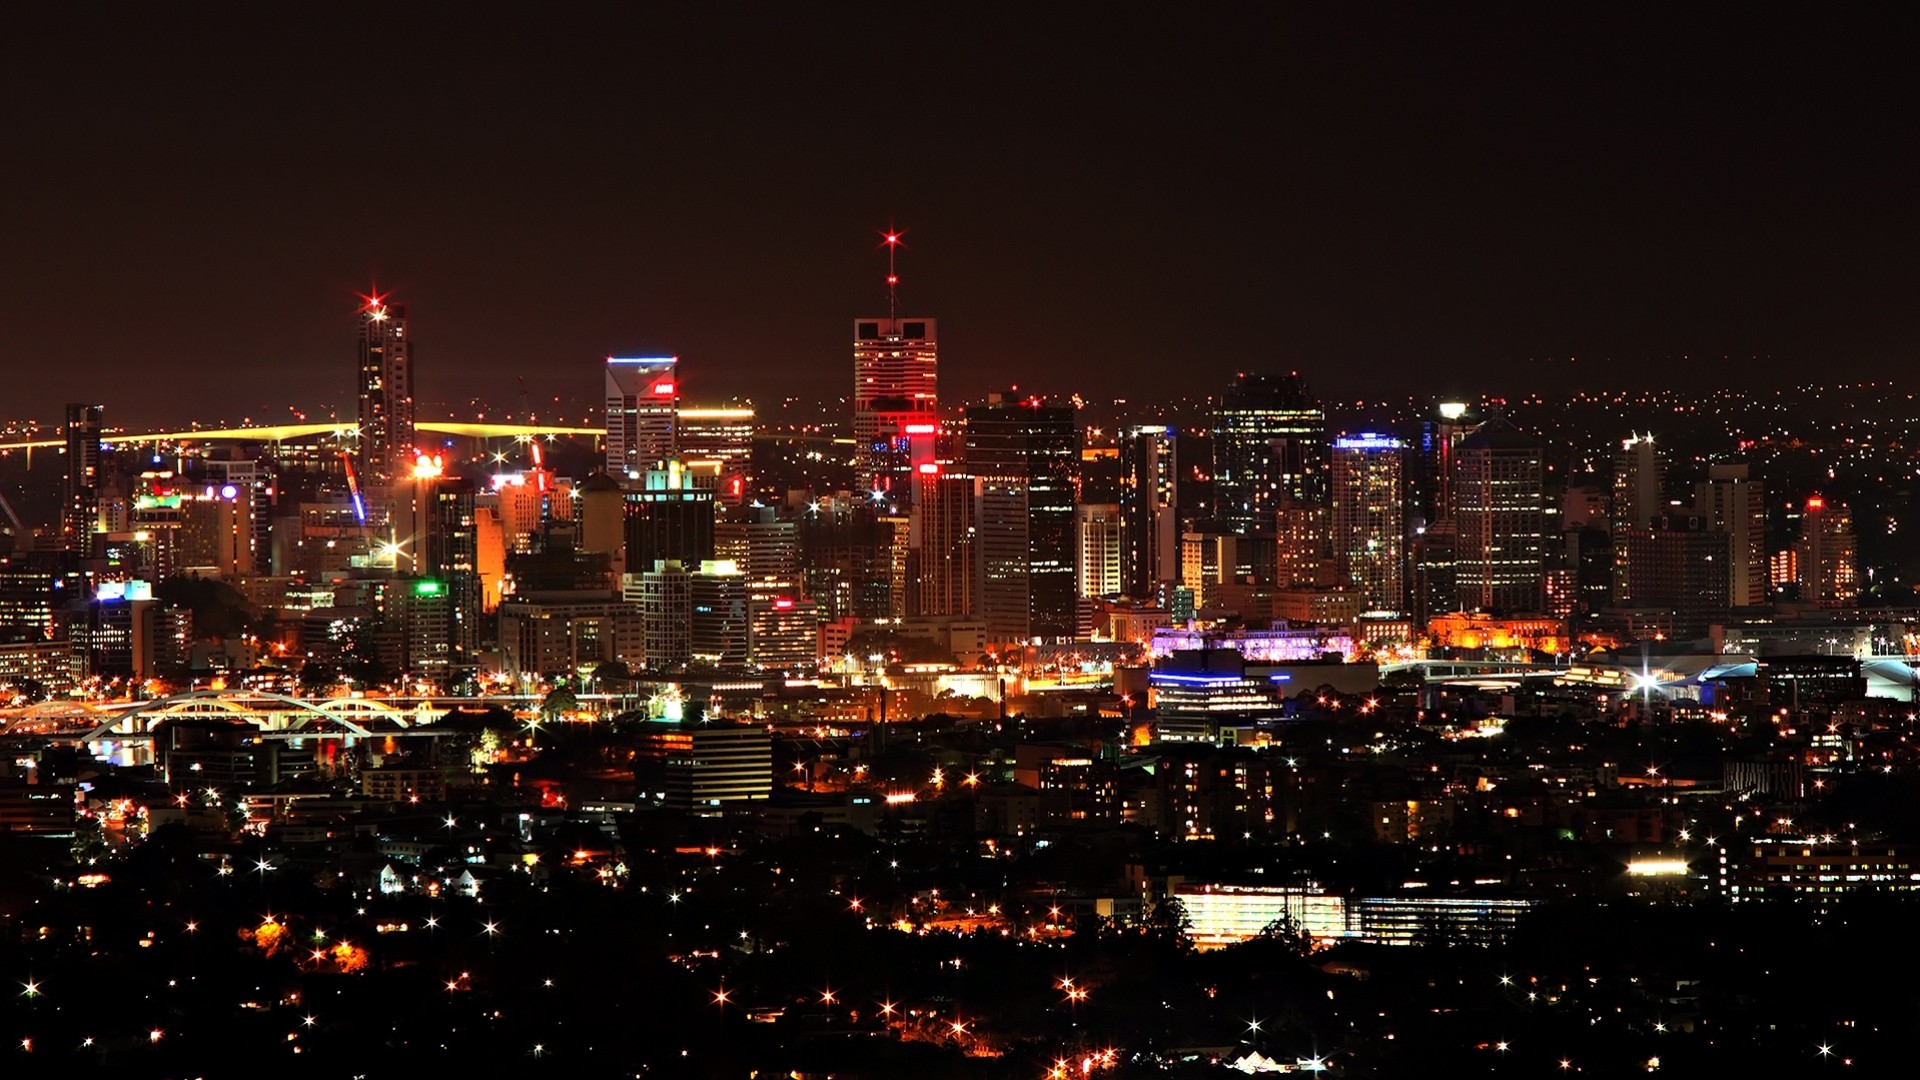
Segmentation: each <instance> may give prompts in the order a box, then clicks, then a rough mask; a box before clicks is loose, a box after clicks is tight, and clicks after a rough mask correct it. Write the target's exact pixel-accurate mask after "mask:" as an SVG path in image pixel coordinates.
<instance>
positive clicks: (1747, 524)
mask: <svg viewBox="0 0 1920 1080" xmlns="http://www.w3.org/2000/svg"><path fill="white" fill-rule="evenodd" d="M1693 490H1694V497H1693V512H1694V513H1695V514H1698V515H1700V516H1701V517H1704V518H1706V519H1707V520H1708V521H1709V522H1711V523H1712V526H1713V527H1714V528H1716V529H1720V530H1723V531H1724V532H1726V534H1727V535H1728V536H1729V537H1730V538H1731V539H1732V542H1733V553H1732V565H1730V566H1729V567H1728V579H1729V585H1728V590H1727V602H1728V603H1729V604H1731V605H1732V606H1734V607H1759V606H1760V605H1762V604H1765V603H1766V602H1767V498H1766V488H1765V486H1764V485H1762V484H1761V482H1760V481H1759V480H1756V479H1754V478H1753V475H1752V473H1751V472H1750V471H1749V469H1748V467H1747V466H1745V465H1711V466H1708V468H1707V479H1706V481H1705V482H1703V483H1698V484H1695V485H1694V488H1693Z"/></svg>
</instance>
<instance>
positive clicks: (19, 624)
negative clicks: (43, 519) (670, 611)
mask: <svg viewBox="0 0 1920 1080" xmlns="http://www.w3.org/2000/svg"><path fill="white" fill-rule="evenodd" d="M75 564H76V556H75V555H74V553H72V552H70V551H56V550H47V549H40V550H31V549H22V550H19V551H14V552H10V553H6V554H0V643H4V644H11V643H14V642H29V643H31V642H41V641H51V640H53V638H54V637H55V636H56V632H57V629H58V626H57V620H58V619H59V616H60V613H61V612H62V611H63V610H65V608H66V606H67V602H68V601H69V600H71V599H73V597H74V596H77V595H78V594H79V593H78V590H80V589H81V588H82V580H83V579H82V578H81V576H80V574H79V573H78V571H77V570H76V569H75Z"/></svg>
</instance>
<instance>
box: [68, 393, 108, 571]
mask: <svg viewBox="0 0 1920 1080" xmlns="http://www.w3.org/2000/svg"><path fill="white" fill-rule="evenodd" d="M105 413H106V410H105V409H104V408H102V407H101V406H99V405H82V404H74V405H68V406H67V432H66V435H67V490H66V507H65V509H64V510H63V511H62V512H61V515H60V518H61V520H60V531H61V534H62V538H63V539H64V540H65V541H66V546H67V549H68V550H69V551H72V552H75V553H77V554H78V555H79V556H80V557H81V558H86V557H87V556H89V555H92V554H93V534H94V530H95V528H96V522H97V521H98V520H99V517H100V425H101V422H102V420H103V418H104V416H105Z"/></svg>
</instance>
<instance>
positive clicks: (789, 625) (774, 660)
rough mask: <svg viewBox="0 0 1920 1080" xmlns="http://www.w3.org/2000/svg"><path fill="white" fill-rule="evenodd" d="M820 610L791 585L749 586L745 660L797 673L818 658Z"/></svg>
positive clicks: (769, 667) (763, 666)
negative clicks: (789, 587) (796, 592)
mask: <svg viewBox="0 0 1920 1080" xmlns="http://www.w3.org/2000/svg"><path fill="white" fill-rule="evenodd" d="M819 640H820V611H819V607H818V606H817V605H816V604H814V602H813V601H811V600H809V599H807V598H806V597H803V596H797V595H795V594H794V592H793V590H791V589H784V590H783V589H760V588H756V589H751V590H750V591H749V593H748V597H747V663H749V664H751V665H753V666H754V667H756V668H760V669H762V670H765V671H783V672H787V673H789V674H798V673H800V672H804V671H807V670H810V669H812V668H813V667H814V666H815V664H816V662H817V661H818V658H819V657H818V654H819Z"/></svg>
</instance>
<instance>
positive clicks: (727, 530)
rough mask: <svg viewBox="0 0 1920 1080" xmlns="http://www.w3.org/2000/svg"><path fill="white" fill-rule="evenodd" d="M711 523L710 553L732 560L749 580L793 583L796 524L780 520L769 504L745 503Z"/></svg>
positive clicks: (796, 564) (797, 565)
mask: <svg viewBox="0 0 1920 1080" xmlns="http://www.w3.org/2000/svg"><path fill="white" fill-rule="evenodd" d="M737 514H738V515H740V516H737V517H735V518H734V519H733V520H730V521H722V522H719V523H718V524H716V525H714V527H713V535H714V543H713V550H714V557H715V558H718V559H723V560H729V561H731V562H733V563H734V564H735V565H736V566H737V567H738V568H739V571H740V572H741V573H742V574H745V575H746V576H747V579H748V580H749V581H753V582H767V583H772V584H777V585H782V586H785V587H788V588H794V587H797V586H798V585H799V584H800V581H801V573H800V525H799V523H798V522H795V521H791V520H789V521H781V520H779V518H777V517H776V516H775V515H774V512H773V508H772V507H747V508H746V509H744V510H741V511H738V512H737Z"/></svg>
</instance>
